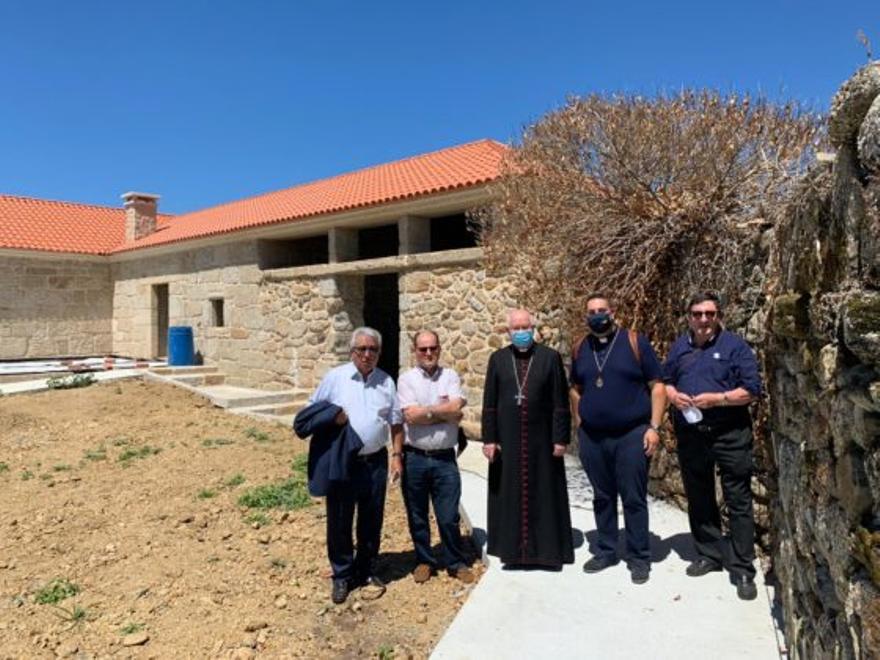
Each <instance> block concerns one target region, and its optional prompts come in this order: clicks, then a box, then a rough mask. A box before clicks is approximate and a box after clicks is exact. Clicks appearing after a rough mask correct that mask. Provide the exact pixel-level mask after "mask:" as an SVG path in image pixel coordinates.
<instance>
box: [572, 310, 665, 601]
mask: <svg viewBox="0 0 880 660" xmlns="http://www.w3.org/2000/svg"><path fill="white" fill-rule="evenodd" d="M587 326H588V327H589V334H588V335H587V336H586V337H585V338H584V339H583V340H582V341H581V342H580V344H576V346H575V349H574V351H573V354H572V364H571V399H572V407H573V408H574V416H575V419H576V420H577V422H578V443H579V449H580V457H581V462H582V463H583V465H584V469H585V470H586V471H587V476H588V477H589V478H590V483H591V484H592V486H593V513H594V515H595V516H596V528H597V530H598V532H599V538H598V541H597V543H596V546H595V550H596V554H595V555H594V556H593V557H592V558H591V559H589V560H588V561H587V562H586V563H585V564H584V567H583V568H584V572H586V573H596V572H598V571H601V570H604V569H606V568H608V567H610V566H613V565H615V564H616V563H617V562H618V557H617V535H618V527H617V497H618V495H619V496H620V499H621V501H622V502H623V520H624V525H625V527H626V549H627V564H628V566H629V570H630V575H631V577H632V581H633V582H634V583H636V584H643V583H645V582H647V581H648V578H649V576H650V570H651V549H650V536H649V533H648V502H647V499H648V462H649V459H650V456H651V455H652V454H653V453H654V451H655V450H656V449H657V445H658V444H659V443H660V435H659V430H660V422H661V421H662V420H663V414H664V412H665V409H666V392H665V390H664V387H663V383H662V381H661V379H660V377H661V371H660V363H659V362H658V361H657V357H656V356H655V355H654V350H653V349H652V348H651V344H650V342H649V341H648V340H647V339H646V338H645V337H644V336H642V335H637V334H636V333H634V332H632V331H630V330H627V329H625V328H619V327H617V324H616V323H615V322H614V310H613V309H612V306H611V302H610V301H609V299H608V297H607V296H606V295H604V294H601V293H594V294H591V295H590V296H589V297H588V298H587Z"/></svg>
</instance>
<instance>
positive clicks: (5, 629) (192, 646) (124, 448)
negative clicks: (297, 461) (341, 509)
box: [0, 380, 469, 659]
mask: <svg viewBox="0 0 880 660" xmlns="http://www.w3.org/2000/svg"><path fill="white" fill-rule="evenodd" d="M306 449H307V445H306V443H305V442H302V441H300V440H297V439H295V438H294V437H293V436H292V434H291V433H290V431H289V430H287V429H285V428H283V427H281V426H280V425H273V424H269V423H261V422H254V421H253V420H250V419H247V418H244V417H239V416H236V415H232V414H228V413H225V412H223V411H221V410H218V409H215V408H213V407H211V406H210V404H209V403H208V402H206V401H205V400H203V399H200V398H198V397H195V396H193V395H191V394H189V393H187V392H185V391H183V390H180V389H177V388H173V387H170V386H163V385H157V384H152V383H144V382H142V381H137V380H126V381H122V382H118V383H106V384H101V385H92V386H90V387H87V388H82V389H76V390H64V391H51V392H43V393H39V394H30V395H23V396H22V395H20V396H6V397H2V398H0V502H2V505H0V658H42V657H56V656H58V657H81V658H87V657H90V658H101V657H114V658H128V657H130V658H151V657H154V658H171V657H178V658H180V657H199V658H200V657H219V658H249V657H254V656H259V657H305V658H354V657H379V658H383V659H388V658H392V657H393V658H406V657H415V658H420V657H426V656H427V655H428V654H429V653H430V651H431V649H432V648H433V646H434V645H435V644H436V642H437V640H438V639H439V638H440V636H441V635H442V634H443V631H444V630H445V629H446V627H447V626H448V625H449V623H450V622H451V621H452V619H453V617H454V616H455V614H456V612H457V610H458V609H459V608H460V607H461V605H462V604H463V602H464V600H465V598H466V597H467V594H468V591H469V588H468V587H465V586H464V585H462V584H461V583H460V582H458V581H456V580H453V579H452V578H450V577H448V576H446V575H445V574H443V575H440V576H438V577H436V578H433V579H432V580H430V581H429V582H428V583H426V584H424V585H416V584H415V583H414V582H413V581H412V578H411V577H410V575H409V572H410V571H411V570H412V568H413V567H414V555H413V553H412V546H411V542H410V540H409V535H408V533H407V529H406V518H405V514H404V511H403V506H402V502H401V495H400V490H399V489H398V488H395V487H389V492H388V501H387V508H386V517H385V527H384V531H383V540H382V554H381V556H380V563H379V567H378V573H379V575H380V576H382V577H384V578H386V579H387V580H388V581H389V585H388V591H387V592H386V593H385V595H384V596H382V597H381V598H380V599H378V600H374V601H369V600H366V599H364V598H362V597H361V595H360V594H359V593H358V592H355V594H353V595H352V596H351V597H349V600H348V602H346V603H345V604H344V605H341V606H334V605H332V603H331V602H330V598H329V590H330V581H329V579H328V576H329V570H328V563H327V559H326V552H325V543H324V507H323V501H322V500H314V501H313V502H312V505H311V506H307V507H305V508H303V509H298V510H294V511H288V512H285V511H283V510H280V509H270V510H266V511H265V512H264V515H265V516H266V518H265V519H263V520H262V521H261V520H260V516H259V515H255V513H256V512H257V510H256V509H248V508H246V507H243V506H240V505H239V504H238V499H239V497H240V496H241V494H242V493H244V492H246V491H247V490H248V489H249V488H253V487H254V486H258V485H262V484H269V483H278V482H279V481H281V480H283V479H285V478H287V477H289V476H290V475H291V469H292V468H291V463H292V461H293V459H294V458H295V456H296V455H298V454H302V453H304V452H305V451H306ZM261 523H265V524H261ZM434 538H435V539H436V538H437V537H436V530H435V536H434ZM53 580H62V581H66V582H61V583H56V590H55V592H54V596H55V597H58V596H59V595H63V593H64V590H65V589H67V590H68V591H71V590H73V588H72V587H69V586H68V583H69V584H70V585H75V587H76V589H77V593H76V594H75V595H72V596H70V597H67V598H64V599H63V600H60V601H59V602H57V603H55V604H50V603H46V604H41V603H39V602H37V601H38V600H40V599H41V598H42V599H43V600H52V599H53V597H52V596H53V593H50V591H49V590H48V589H47V587H50V586H51V585H52V581H53ZM47 594H49V595H48V596H47ZM145 638H146V639H145Z"/></svg>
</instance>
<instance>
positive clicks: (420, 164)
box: [0, 140, 507, 254]
mask: <svg viewBox="0 0 880 660" xmlns="http://www.w3.org/2000/svg"><path fill="white" fill-rule="evenodd" d="M506 151H507V147H505V146H504V145H503V144H501V143H499V142H495V141H493V140H480V141H478V142H471V143H469V144H464V145H460V146H456V147H450V148H448V149H442V150H440V151H435V152H432V153H429V154H424V155H421V156H415V157H413V158H407V159H405V160H400V161H395V162H392V163H387V164H383V165H377V166H375V167H369V168H366V169H363V170H358V171H355V172H351V173H348V174H342V175H339V176H335V177H332V178H329V179H323V180H320V181H315V182H312V183H306V184H303V185H299V186H294V187H293V188H287V189H285V190H279V191H277V192H272V193H267V194H265V195H259V196H256V197H251V198H248V199H243V200H238V201H235V202H229V203H227V204H221V205H220V206H214V207H211V208H207V209H202V210H200V211H194V212H192V213H186V214H183V215H178V216H168V215H160V217H159V222H158V227H157V231H156V232H155V233H153V234H151V235H149V236H146V237H144V238H142V239H140V240H138V241H134V242H128V243H126V242H125V234H124V219H125V215H124V212H123V210H122V209H116V208H109V207H103V206H91V205H85V204H72V203H68V202H55V201H49V200H41V199H32V198H26V197H15V196H9V195H0V248H16V249H26V250H48V251H54V252H74V253H85V254H110V253H113V252H123V251H127V250H137V249H140V248H145V247H150V246H155V245H162V244H166V243H175V242H179V241H186V240H190V239H194V238H201V237H206V236H212V235H216V234H224V233H229V232H234V231H238V230H242V229H247V228H250V227H257V226H261V225H268V224H275V223H281V222H288V221H291V220H298V219H304V218H309V217H314V216H318V215H324V214H328V213H335V212H339V211H345V210H348V209H355V208H361V207H366V206H373V205H377V204H383V203H387V202H393V201H396V200H403V199H410V198H415V197H421V196H424V195H430V194H434V193H438V192H444V191H449V190H454V189H458V188H466V187H470V186H475V185H479V184H481V183H485V182H488V181H490V180H492V179H494V178H495V177H497V176H498V174H499V172H500V166H501V160H502V158H503V156H504V153H505V152H506Z"/></svg>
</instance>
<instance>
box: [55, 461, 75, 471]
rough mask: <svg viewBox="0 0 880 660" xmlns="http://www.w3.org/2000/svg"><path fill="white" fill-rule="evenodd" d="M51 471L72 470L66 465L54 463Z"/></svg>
mask: <svg viewBox="0 0 880 660" xmlns="http://www.w3.org/2000/svg"><path fill="white" fill-rule="evenodd" d="M52 469H53V470H54V471H55V472H69V471H70V470H72V469H73V468H72V467H71V466H69V465H68V464H67V463H56V464H55V465H53V466H52Z"/></svg>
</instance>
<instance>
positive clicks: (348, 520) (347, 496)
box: [327, 449, 388, 580]
mask: <svg viewBox="0 0 880 660" xmlns="http://www.w3.org/2000/svg"><path fill="white" fill-rule="evenodd" d="M387 483H388V451H387V450H386V449H382V450H380V451H377V452H376V453H375V454H370V455H369V456H365V457H358V458H357V459H355V460H354V461H353V463H352V467H351V474H350V479H349V481H348V482H346V483H345V484H337V485H335V486H334V487H333V488H332V489H331V490H330V492H329V493H328V494H327V555H328V556H329V558H330V565H331V566H332V567H333V579H334V580H351V579H355V580H356V579H359V578H365V577H368V576H370V575H372V571H373V562H374V561H375V559H376V557H377V556H378V555H379V541H380V540H381V537H382V520H383V517H384V513H385V489H386V486H387ZM355 509H357V530H356V535H357V554H355V546H354V543H353V542H352V538H351V536H352V526H353V525H354V513H355Z"/></svg>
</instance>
